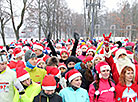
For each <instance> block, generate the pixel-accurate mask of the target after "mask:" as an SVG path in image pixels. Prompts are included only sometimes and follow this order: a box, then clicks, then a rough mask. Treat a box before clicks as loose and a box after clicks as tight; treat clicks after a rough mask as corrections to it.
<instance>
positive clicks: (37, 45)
mask: <svg viewBox="0 0 138 102" xmlns="http://www.w3.org/2000/svg"><path fill="white" fill-rule="evenodd" d="M33 49H39V50H41V51H43V50H44V46H43V45H42V44H40V43H35V44H34V45H33Z"/></svg>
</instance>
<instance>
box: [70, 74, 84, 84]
mask: <svg viewBox="0 0 138 102" xmlns="http://www.w3.org/2000/svg"><path fill="white" fill-rule="evenodd" d="M78 76H81V77H82V75H81V73H75V74H73V75H72V76H70V77H69V82H71V81H72V80H73V79H74V78H76V77H78Z"/></svg>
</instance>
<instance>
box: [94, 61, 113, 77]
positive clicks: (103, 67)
mask: <svg viewBox="0 0 138 102" xmlns="http://www.w3.org/2000/svg"><path fill="white" fill-rule="evenodd" d="M95 69H96V71H97V73H98V74H99V78H102V75H101V71H103V70H107V69H108V70H111V68H110V66H109V65H108V63H107V62H103V61H102V62H99V63H98V64H97V65H96V66H95Z"/></svg>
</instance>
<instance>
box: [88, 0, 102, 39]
mask: <svg viewBox="0 0 138 102" xmlns="http://www.w3.org/2000/svg"><path fill="white" fill-rule="evenodd" d="M100 3H101V0H98V2H97V3H96V0H86V8H87V7H88V6H91V7H92V18H91V19H92V22H91V36H90V38H91V40H92V39H93V36H94V13H95V7H97V6H99V9H100Z"/></svg>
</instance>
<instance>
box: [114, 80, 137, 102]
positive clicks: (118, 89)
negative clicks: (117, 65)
mask: <svg viewBox="0 0 138 102" xmlns="http://www.w3.org/2000/svg"><path fill="white" fill-rule="evenodd" d="M126 88H128V89H129V88H131V89H132V90H133V91H134V92H135V93H137V95H138V85H137V84H136V83H134V84H132V85H131V86H130V87H128V86H126V85H124V86H123V85H122V84H121V83H120V82H119V83H118V84H117V85H116V86H115V91H116V102H127V98H122V95H123V92H124V90H125V89H126ZM137 97H138V96H137ZM132 99H133V102H135V100H136V96H135V97H133V98H132ZM129 102H132V100H131V99H129Z"/></svg>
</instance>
